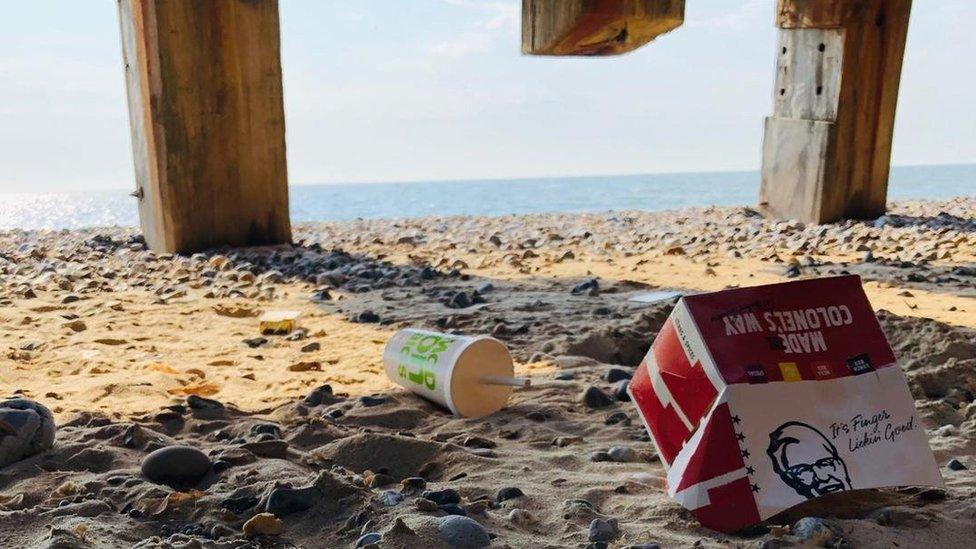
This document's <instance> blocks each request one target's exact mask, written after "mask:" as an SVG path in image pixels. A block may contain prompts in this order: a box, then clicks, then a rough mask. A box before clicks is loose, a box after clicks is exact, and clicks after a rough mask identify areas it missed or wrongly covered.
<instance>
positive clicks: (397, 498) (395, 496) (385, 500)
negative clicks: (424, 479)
mask: <svg viewBox="0 0 976 549" xmlns="http://www.w3.org/2000/svg"><path fill="white" fill-rule="evenodd" d="M379 500H380V503H382V504H383V505H385V506H387V507H394V506H396V505H400V504H401V503H403V494H401V493H400V492H397V491H395V490H384V491H383V493H382V494H380V497H379Z"/></svg>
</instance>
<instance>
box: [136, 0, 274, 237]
mask: <svg viewBox="0 0 976 549" xmlns="http://www.w3.org/2000/svg"><path fill="white" fill-rule="evenodd" d="M119 15H120V21H121V27H122V46H123V56H124V60H125V66H126V88H127V95H128V100H129V117H130V125H131V129H132V141H133V153H134V157H135V166H136V183H137V185H138V187H139V189H141V191H142V198H141V199H140V207H139V212H140V219H141V222H142V226H143V232H144V233H145V236H146V241H147V243H148V244H149V246H150V247H151V248H152V249H153V250H158V251H170V252H192V251H197V250H202V249H206V248H211V247H216V246H223V245H231V246H242V245H243V246H249V245H262V244H277V243H285V242H290V240H291V227H290V222H289V218H288V186H287V180H288V179H287V168H286V163H285V122H284V106H283V98H282V86H281V60H280V37H279V21H278V3H277V1H276V0H208V1H207V2H182V1H179V2H177V1H167V0H120V2H119Z"/></svg>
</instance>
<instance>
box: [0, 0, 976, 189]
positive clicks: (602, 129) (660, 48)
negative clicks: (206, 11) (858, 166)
mask: <svg viewBox="0 0 976 549" xmlns="http://www.w3.org/2000/svg"><path fill="white" fill-rule="evenodd" d="M773 4H774V0H687V12H686V19H685V24H684V26H683V27H681V28H679V29H677V30H676V31H674V32H672V33H671V34H669V35H665V36H663V37H661V38H659V39H658V40H657V41H656V42H654V43H652V44H650V45H649V46H645V47H644V48H641V49H639V50H637V51H636V52H634V53H631V54H629V55H625V56H623V57H617V58H597V59H554V58H545V57H523V56H521V55H520V53H519V39H518V25H519V1H518V0H506V1H498V0H495V1H482V0H409V1H404V0H360V1H356V0H328V1H326V0H281V3H280V10H281V25H282V26H281V32H282V58H283V59H282V61H283V67H284V87H285V113H286V118H287V132H288V134H287V139H288V163H289V164H288V169H289V178H290V181H291V183H292V184H302V183H318V182H354V181H384V180H426V179H455V178H495V177H518V176H547V175H584V174H620V173H646V172H667V171H713V170H727V169H756V168H757V167H758V165H759V156H760V155H759V147H760V142H761V138H762V118H763V116H765V115H767V114H769V112H770V109H771V101H772V99H771V94H772V76H773V62H774V56H775V51H774V49H775V48H774V43H775V30H774V28H773V11H774V10H773ZM0 13H2V14H3V16H2V17H0V189H2V190H3V191H58V190H84V189H94V188H102V189H105V188H132V187H133V186H134V183H133V169H132V158H131V156H132V152H131V146H130V143H129V129H128V119H127V114H126V106H125V93H124V82H123V74H122V61H121V53H120V46H119V30H118V15H117V13H116V3H115V2H114V1H112V0H83V1H75V0H72V1H69V0H61V1H54V0H0ZM973 21H976V1H972V0H915V4H914V9H913V13H912V23H911V28H910V30H909V37H908V48H907V53H906V58H905V66H904V71H903V73H902V85H901V94H900V98H899V105H898V116H897V124H896V131H895V146H894V158H893V161H894V163H896V164H929V163H933V164H934V163H955V162H974V161H976V100H974V99H973V89H974V84H976V70H973V67H974V61H973V60H974V59H976V39H974V38H973V34H972V22H973Z"/></svg>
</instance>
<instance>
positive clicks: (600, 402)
mask: <svg viewBox="0 0 976 549" xmlns="http://www.w3.org/2000/svg"><path fill="white" fill-rule="evenodd" d="M582 399H583V404H586V406H587V407H589V408H606V407H607V406H611V405H612V404H613V403H614V402H615V401H614V399H613V398H612V397H611V396H610V395H608V394H606V393H604V392H603V391H602V390H601V389H600V388H599V387H596V386H594V385H590V386H589V387H587V388H586V390H585V391H583V396H582Z"/></svg>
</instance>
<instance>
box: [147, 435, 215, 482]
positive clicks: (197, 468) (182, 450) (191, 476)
mask: <svg viewBox="0 0 976 549" xmlns="http://www.w3.org/2000/svg"><path fill="white" fill-rule="evenodd" d="M210 465H211V464H210V458H209V457H207V454H204V453H203V452H201V451H200V450H197V449H196V448H192V447H190V446H166V447H164V448H160V449H158V450H156V451H155V452H152V453H151V454H149V455H148V456H146V457H145V458H144V459H143V460H142V474H143V476H145V477H146V478H148V479H149V480H151V481H153V482H156V483H158V484H165V485H167V486H169V487H171V488H174V489H177V490H180V489H184V488H189V487H191V486H194V485H195V484H197V483H198V482H200V481H201V480H202V479H203V477H204V476H206V474H207V473H208V472H209V471H210Z"/></svg>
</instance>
